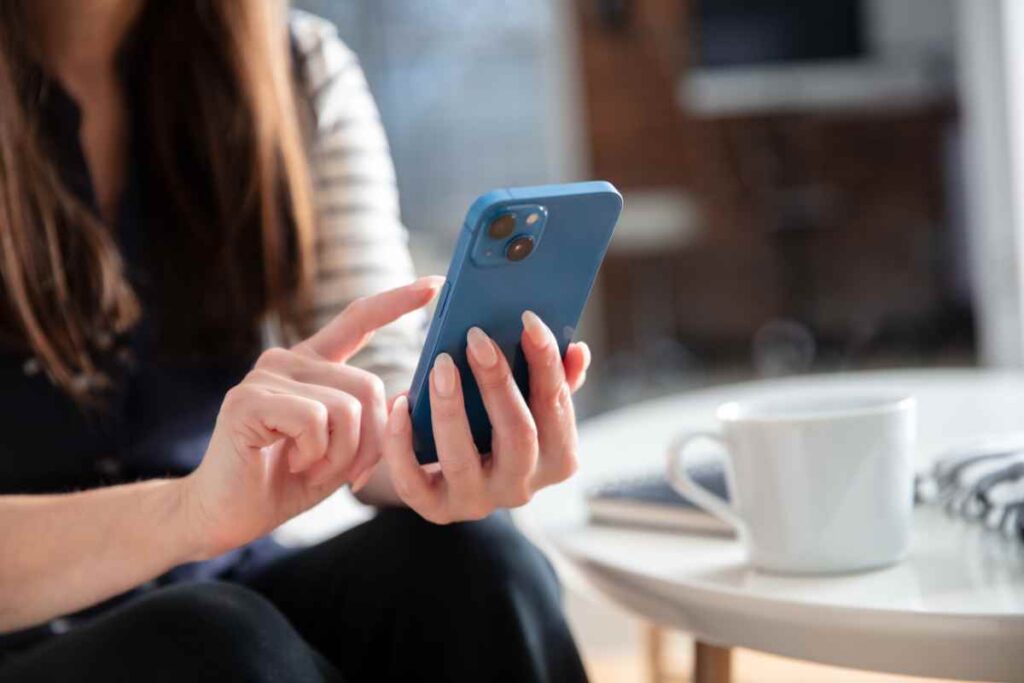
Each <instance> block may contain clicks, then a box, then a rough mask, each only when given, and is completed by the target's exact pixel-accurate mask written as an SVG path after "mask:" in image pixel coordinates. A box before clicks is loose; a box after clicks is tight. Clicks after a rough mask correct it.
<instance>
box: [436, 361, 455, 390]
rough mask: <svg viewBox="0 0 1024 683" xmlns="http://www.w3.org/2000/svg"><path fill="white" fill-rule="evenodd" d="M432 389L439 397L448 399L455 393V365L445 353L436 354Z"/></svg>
mask: <svg viewBox="0 0 1024 683" xmlns="http://www.w3.org/2000/svg"><path fill="white" fill-rule="evenodd" d="M433 375H434V389H436V390H437V394H438V395H439V396H443V397H446V398H447V397H448V396H451V395H452V394H453V393H455V363H453V362H452V357H451V356H449V355H448V354H447V353H441V354H438V356H437V358H436V359H435V360H434V372H433Z"/></svg>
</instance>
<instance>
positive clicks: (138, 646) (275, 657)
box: [109, 582, 319, 681]
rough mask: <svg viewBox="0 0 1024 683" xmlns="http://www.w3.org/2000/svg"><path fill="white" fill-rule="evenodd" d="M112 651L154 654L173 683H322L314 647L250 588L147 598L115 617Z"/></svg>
mask: <svg viewBox="0 0 1024 683" xmlns="http://www.w3.org/2000/svg"><path fill="white" fill-rule="evenodd" d="M110 618H111V620H116V621H117V622H118V624H117V626H116V629H115V631H116V636H115V638H114V640H115V641H120V642H111V643H109V648H110V649H112V650H114V651H115V652H114V653H112V654H114V655H115V656H116V654H115V653H116V651H117V650H120V651H121V652H131V653H132V657H133V658H135V659H149V660H150V661H151V662H152V665H153V670H154V673H156V674H161V673H162V674H163V676H157V677H158V678H163V679H166V680H170V679H172V678H174V677H175V676H179V675H188V676H190V677H191V678H190V679H191V680H229V679H238V680H252V681H275V680H319V678H318V677H317V676H316V666H315V664H314V662H312V660H311V659H310V651H309V649H308V648H307V647H306V646H305V644H304V643H303V642H302V640H301V638H300V637H299V635H298V634H297V633H296V632H295V631H294V630H293V629H292V627H291V625H290V624H289V623H288V621H287V620H286V619H285V618H284V616H282V615H281V613H280V612H278V611H277V609H275V608H274V606H273V605H272V604H270V603H269V602H268V601H267V600H266V599H264V598H263V597H262V596H260V595H259V594H258V593H256V592H254V591H251V590H249V589H246V588H243V587H240V586H237V585H234V584H229V583H221V582H202V583H193V584H183V585H178V586H173V587H169V588H164V589H161V590H158V591H154V592H153V593H151V594H149V595H146V596H144V597H142V598H140V599H138V600H137V601H135V602H134V603H132V604H130V605H128V606H126V607H125V608H124V609H123V611H121V613H119V614H114V615H111V617H110Z"/></svg>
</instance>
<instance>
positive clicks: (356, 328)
mask: <svg viewBox="0 0 1024 683" xmlns="http://www.w3.org/2000/svg"><path fill="white" fill-rule="evenodd" d="M442 284H444V278H443V277H441V276H440V275H428V276H427V277H421V278H420V279H419V280H416V281H414V282H411V283H410V284H407V285H405V286H403V287H396V288H395V289H389V290H388V291H386V292H381V293H380V294H375V295H373V296H368V297H365V298H363V299H357V300H356V301H353V302H352V303H351V304H349V305H348V306H346V307H345V310H343V311H342V312H341V313H339V314H338V315H336V316H335V317H334V319H333V320H331V321H330V322H329V323H327V324H326V325H324V326H323V327H322V328H321V329H320V331H319V332H317V333H316V334H314V335H313V336H311V337H310V338H309V339H306V340H305V341H303V342H300V343H299V344H297V345H296V346H295V349H294V350H295V351H297V352H312V353H313V354H315V355H317V356H319V357H320V358H324V359H326V360H329V361H334V362H339V361H344V360H348V359H349V358H350V357H351V356H352V355H353V354H355V353H356V352H357V351H359V349H361V348H362V347H363V346H364V345H365V344H366V342H367V341H368V340H369V339H370V337H371V336H372V335H373V333H374V332H376V331H377V329H378V328H380V327H383V326H384V325H387V324H388V323H390V322H394V321H395V320H397V319H398V318H401V317H402V316H403V315H405V314H406V313H409V312H411V311H415V310H416V309H417V308H422V307H423V306H426V305H427V304H428V303H429V302H430V300H431V299H433V298H434V296H435V295H437V291H438V290H439V289H440V288H441V285H442Z"/></svg>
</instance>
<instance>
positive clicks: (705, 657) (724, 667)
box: [693, 640, 732, 683]
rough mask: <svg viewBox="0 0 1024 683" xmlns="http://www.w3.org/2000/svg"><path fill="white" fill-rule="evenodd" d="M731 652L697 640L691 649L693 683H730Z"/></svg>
mask: <svg viewBox="0 0 1024 683" xmlns="http://www.w3.org/2000/svg"><path fill="white" fill-rule="evenodd" d="M731 680H732V650H731V649H730V648H727V647H719V646H717V645H708V644H707V643H702V642H700V641H699V640H697V641H694V647H693V683H730V681H731Z"/></svg>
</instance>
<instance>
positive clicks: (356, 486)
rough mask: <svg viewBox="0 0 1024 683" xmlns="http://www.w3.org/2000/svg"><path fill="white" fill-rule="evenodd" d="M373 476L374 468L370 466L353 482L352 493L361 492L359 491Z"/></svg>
mask: <svg viewBox="0 0 1024 683" xmlns="http://www.w3.org/2000/svg"><path fill="white" fill-rule="evenodd" d="M372 476H373V468H372V467H370V468H368V469H367V470H366V471H364V472H363V473H362V474H360V475H359V476H358V477H356V480H355V481H353V482H352V493H359V491H360V490H361V489H362V488H363V487H364V486H366V485H367V484H368V483H369V482H370V477H372Z"/></svg>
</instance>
